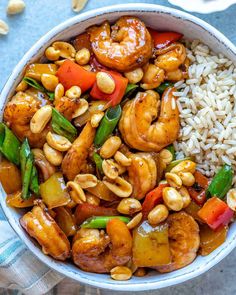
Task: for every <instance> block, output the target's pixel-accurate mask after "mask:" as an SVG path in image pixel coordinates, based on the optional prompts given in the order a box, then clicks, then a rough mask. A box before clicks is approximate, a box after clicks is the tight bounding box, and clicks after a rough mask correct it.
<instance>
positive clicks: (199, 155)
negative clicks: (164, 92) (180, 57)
mask: <svg viewBox="0 0 236 295" xmlns="http://www.w3.org/2000/svg"><path fill="white" fill-rule="evenodd" d="M188 47H189V49H187V56H188V58H189V59H190V61H191V65H190V67H189V79H187V80H186V81H185V82H184V81H179V82H177V83H176V84H175V87H176V88H177V89H178V92H176V93H175V94H176V96H177V97H178V100H177V105H178V108H179V111H180V118H181V130H180V136H179V139H178V141H176V142H175V143H174V146H175V149H176V151H177V158H181V157H183V156H194V157H195V159H196V162H197V163H198V168H199V170H200V171H202V172H203V173H204V174H205V175H207V176H214V174H215V173H216V171H217V170H219V168H220V167H221V166H222V165H223V164H225V163H226V164H229V165H232V167H233V169H234V170H235V171H236V66H234V65H233V63H232V61H230V60H228V59H227V58H225V57H224V56H223V55H222V54H219V55H216V54H215V53H214V52H211V50H210V49H209V48H208V47H207V46H206V45H203V44H201V43H200V42H199V41H193V42H192V43H191V44H190V45H188ZM234 183H236V176H235V178H234Z"/></svg>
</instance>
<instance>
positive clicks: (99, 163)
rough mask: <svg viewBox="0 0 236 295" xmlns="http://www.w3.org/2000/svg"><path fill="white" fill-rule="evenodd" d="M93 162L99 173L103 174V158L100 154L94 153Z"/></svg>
mask: <svg viewBox="0 0 236 295" xmlns="http://www.w3.org/2000/svg"><path fill="white" fill-rule="evenodd" d="M93 161H94V163H95V165H96V168H97V169H98V171H99V173H101V174H103V170H102V157H101V156H100V155H99V154H98V153H93Z"/></svg>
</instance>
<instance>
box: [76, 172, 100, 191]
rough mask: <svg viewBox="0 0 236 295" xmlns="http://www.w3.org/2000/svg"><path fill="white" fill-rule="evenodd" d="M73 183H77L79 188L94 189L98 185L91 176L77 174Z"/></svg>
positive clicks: (96, 180)
mask: <svg viewBox="0 0 236 295" xmlns="http://www.w3.org/2000/svg"><path fill="white" fill-rule="evenodd" d="M75 182H76V183H78V184H79V185H80V186H81V188H89V187H95V186H96V185H97V183H98V179H97V177H96V176H95V175H93V174H78V175H76V177H75Z"/></svg>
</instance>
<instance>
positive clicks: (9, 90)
mask: <svg viewBox="0 0 236 295" xmlns="http://www.w3.org/2000/svg"><path fill="white" fill-rule="evenodd" d="M122 15H136V16H138V17H140V18H141V19H142V20H143V21H144V22H145V23H146V24H147V25H148V26H149V27H152V28H155V29H158V30H174V31H179V32H181V33H183V34H184V35H185V37H187V38H189V39H200V40H201V41H202V42H204V43H206V44H207V45H209V46H210V47H211V48H212V49H214V50H215V51H217V52H222V53H224V54H225V55H226V56H227V57H228V58H230V59H232V60H233V61H234V62H235V63H236V48H235V47H234V45H233V44H232V43H231V42H230V41H229V40H228V39H227V38H226V37H224V36H223V35H222V34H221V33H220V32H219V31H217V30H216V29H214V28H213V27H212V26H210V25H209V24H207V23H206V22H204V21H202V20H200V19H198V18H196V17H193V16H191V15H190V14H186V13H184V12H181V11H178V10H174V9H171V8H167V7H162V6H158V5H148V4H141V3H139V4H127V5H116V6H110V7H105V8H101V9H97V10H92V11H89V12H86V13H83V14H81V15H78V16H76V17H74V18H71V19H69V20H67V21H66V22H64V23H62V24H60V25H58V26H57V27H55V28H54V29H53V30H51V31H50V32H49V33H47V34H46V35H45V36H43V37H42V38H41V39H40V40H39V41H38V42H37V43H36V44H35V45H34V46H33V47H32V48H31V49H30V50H29V51H28V52H27V53H26V55H25V56H24V57H23V58H22V60H21V61H20V62H19V64H18V65H17V66H16V68H15V69H14V70H13V72H12V74H11V76H10V78H9V80H8V81H7V83H6V85H5V87H4V89H3V91H2V94H1V100H0V107H1V110H2V111H3V109H4V105H5V103H6V102H7V100H8V98H10V97H11V96H12V95H13V92H14V88H15V86H16V85H17V83H19V81H20V80H21V78H22V72H23V70H24V68H25V66H26V65H27V64H29V63H32V62H34V61H36V60H37V59H38V58H39V57H40V56H41V55H42V54H43V52H44V50H45V48H46V47H48V46H49V45H50V44H51V43H52V42H53V41H55V40H61V39H65V40H67V39H70V38H71V37H73V36H76V35H78V34H80V33H82V32H83V31H84V30H85V29H86V28H87V27H89V26H91V25H94V24H99V23H101V22H102V21H104V20H109V21H110V22H114V21H115V20H116V19H117V18H119V17H120V16H122ZM1 113H2V112H1ZM1 205H2V208H3V210H4V212H5V215H6V217H7V219H8V221H9V223H10V224H11V226H12V227H13V229H14V230H15V231H16V233H17V234H18V235H19V237H20V238H21V239H22V241H24V242H25V244H26V245H27V247H28V248H29V249H30V250H31V251H32V252H33V253H34V254H35V255H36V256H37V257H38V258H39V259H40V260H41V261H42V262H44V263H45V264H47V265H48V266H49V267H51V268H52V269H54V270H56V271H58V272H59V273H61V274H63V275H65V276H67V277H70V278H72V279H75V280H77V281H78V282H81V283H84V284H88V285H92V286H95V287H99V288H106V289H111V290H116V291H144V290H145V291H146V290H153V289H159V288H163V287H167V286H172V285H175V284H178V283H181V282H184V281H186V280H189V279H192V278H194V277H196V276H198V275H200V274H202V273H204V272H205V271H207V270H209V269H210V268H211V267H213V266H214V265H216V264H217V263H218V262H219V261H220V260H222V259H223V258H224V257H225V256H226V255H228V254H229V253H230V252H231V251H232V250H233V248H234V247H235V246H236V223H234V224H232V225H231V227H230V230H229V233H228V237H227V240H226V242H225V243H224V244H223V245H222V246H220V247H219V248H218V249H217V250H215V251H214V252H213V253H211V254H210V255H208V256H206V257H201V256H199V257H197V259H196V260H195V261H194V262H193V263H192V264H191V265H189V266H187V267H185V268H183V269H181V270H178V271H174V272H171V273H168V274H158V273H156V272H152V273H150V274H149V275H148V276H145V277H142V278H138V277H133V278H132V279H131V280H129V281H124V282H118V281H114V280H112V279H111V278H110V276H109V275H102V274H93V273H86V272H84V271H81V270H80V269H78V268H77V267H76V266H75V265H73V264H72V263H69V262H65V263H63V262H58V261H56V260H54V259H52V258H50V257H49V256H46V255H44V254H43V252H42V251H41V249H40V247H38V244H37V243H36V242H35V241H34V240H33V239H30V238H29V236H28V235H27V233H26V232H25V231H24V230H23V229H22V227H21V226H20V223H19V218H20V216H21V214H22V210H14V209H12V208H10V207H8V206H7V205H6V203H5V193H4V191H3V190H2V188H1ZM144 255H145V253H144Z"/></svg>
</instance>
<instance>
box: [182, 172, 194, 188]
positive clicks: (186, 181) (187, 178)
mask: <svg viewBox="0 0 236 295" xmlns="http://www.w3.org/2000/svg"><path fill="white" fill-rule="evenodd" d="M178 175H179V177H180V178H181V180H182V183H183V185H185V186H192V185H194V183H195V177H194V176H193V174H192V173H190V172H179V173H178Z"/></svg>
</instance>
